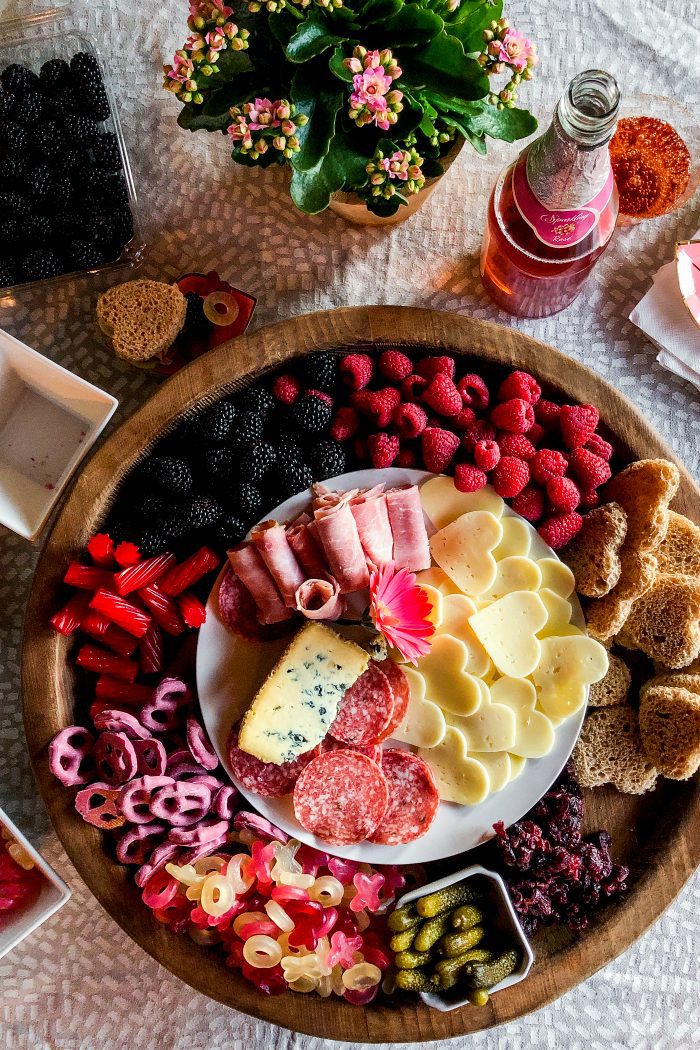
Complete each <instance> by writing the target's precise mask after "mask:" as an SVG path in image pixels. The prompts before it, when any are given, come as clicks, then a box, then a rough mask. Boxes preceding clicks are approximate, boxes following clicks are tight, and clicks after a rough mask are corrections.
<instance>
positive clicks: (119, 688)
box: [95, 674, 153, 704]
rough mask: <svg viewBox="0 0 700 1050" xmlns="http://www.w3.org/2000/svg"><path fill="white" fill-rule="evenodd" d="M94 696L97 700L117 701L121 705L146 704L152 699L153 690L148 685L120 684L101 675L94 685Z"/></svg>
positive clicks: (118, 680) (107, 676) (117, 680)
mask: <svg viewBox="0 0 700 1050" xmlns="http://www.w3.org/2000/svg"><path fill="white" fill-rule="evenodd" d="M95 696H96V698H97V699H98V700H110V701H111V700H118V701H120V702H121V703H123V704H147V703H149V701H150V700H151V699H152V697H153V689H152V688H151V687H150V685H140V684H139V683H138V682H122V681H120V679H118V678H110V677H109V675H106V674H101V675H100V677H99V678H98V679H97V682H96V683H95Z"/></svg>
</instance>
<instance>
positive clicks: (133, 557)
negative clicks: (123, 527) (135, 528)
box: [114, 540, 141, 569]
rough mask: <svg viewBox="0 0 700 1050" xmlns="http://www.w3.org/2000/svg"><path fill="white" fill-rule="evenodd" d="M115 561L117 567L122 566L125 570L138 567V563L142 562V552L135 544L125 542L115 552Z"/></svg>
mask: <svg viewBox="0 0 700 1050" xmlns="http://www.w3.org/2000/svg"><path fill="white" fill-rule="evenodd" d="M114 560H115V561H116V563H117V565H121V567H122V568H123V569H126V568H128V567H129V566H130V565H136V564H137V562H140V561H141V551H140V550H139V549H138V547H137V546H136V544H135V543H129V542H128V540H123V541H122V542H121V543H120V544H119V546H118V547H117V549H116V550H115V552H114Z"/></svg>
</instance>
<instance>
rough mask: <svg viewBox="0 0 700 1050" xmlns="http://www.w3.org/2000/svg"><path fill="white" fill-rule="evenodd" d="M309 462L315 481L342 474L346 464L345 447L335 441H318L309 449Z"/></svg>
mask: <svg viewBox="0 0 700 1050" xmlns="http://www.w3.org/2000/svg"><path fill="white" fill-rule="evenodd" d="M309 462H310V464H311V468H312V470H313V472H314V477H315V479H316V480H317V481H323V480H324V479H325V478H335V477H337V476H338V474H344V473H345V468H346V465H347V457H346V455H345V449H344V448H343V446H342V445H341V444H340V443H339V442H337V441H332V440H330V439H329V440H328V441H318V442H316V444H314V445H313V447H312V448H311V449H310V450H309Z"/></svg>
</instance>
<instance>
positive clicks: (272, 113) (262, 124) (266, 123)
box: [247, 98, 281, 131]
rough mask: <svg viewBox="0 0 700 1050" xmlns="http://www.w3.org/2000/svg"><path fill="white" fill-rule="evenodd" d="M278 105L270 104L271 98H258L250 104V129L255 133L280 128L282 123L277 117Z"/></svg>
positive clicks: (276, 103)
mask: <svg viewBox="0 0 700 1050" xmlns="http://www.w3.org/2000/svg"><path fill="white" fill-rule="evenodd" d="M278 105H280V103H279V102H270V100H269V98H256V99H255V101H254V102H250V103H248V106H249V107H250V108H249V109H248V111H247V113H248V127H249V128H251V129H252V130H253V131H260V130H261V129H262V128H278V127H279V126H280V123H281V121H279V120H278V119H277V116H276V111H277V107H278Z"/></svg>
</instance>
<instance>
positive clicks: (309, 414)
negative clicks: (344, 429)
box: [292, 394, 333, 434]
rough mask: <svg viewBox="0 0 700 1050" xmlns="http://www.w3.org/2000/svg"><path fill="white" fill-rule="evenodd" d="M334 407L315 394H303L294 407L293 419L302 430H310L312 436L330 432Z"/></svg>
mask: <svg viewBox="0 0 700 1050" xmlns="http://www.w3.org/2000/svg"><path fill="white" fill-rule="evenodd" d="M332 416H333V407H332V405H330V404H328V402H326V401H324V400H323V399H322V398H320V397H316V395H315V394H303V395H302V397H300V398H299V400H298V401H296V402H295V403H294V404H293V405H292V417H293V419H294V421H295V423H296V424H297V426H299V427H301V429H302V430H308V431H309V432H310V433H312V434H320V433H323V432H324V431H325V430H328V427H329V426H330V422H331V418H332Z"/></svg>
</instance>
